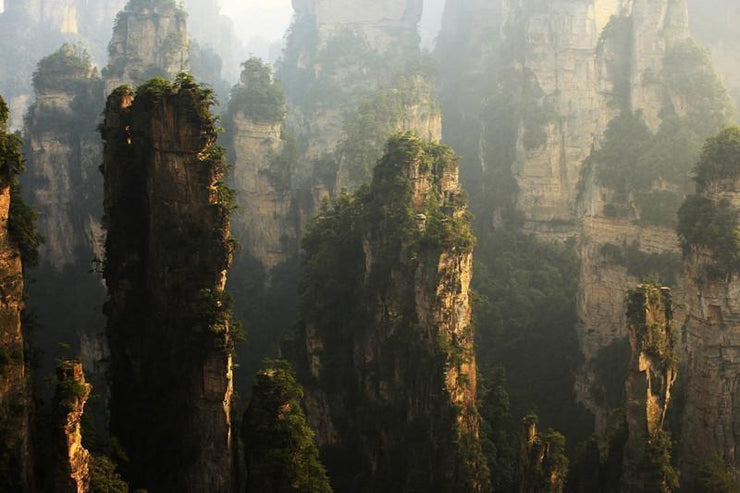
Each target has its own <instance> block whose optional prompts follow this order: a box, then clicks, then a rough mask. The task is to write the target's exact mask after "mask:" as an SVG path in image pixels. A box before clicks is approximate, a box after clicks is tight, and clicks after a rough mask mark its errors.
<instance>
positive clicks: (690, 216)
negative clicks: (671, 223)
mask: <svg viewBox="0 0 740 493" xmlns="http://www.w3.org/2000/svg"><path fill="white" fill-rule="evenodd" d="M738 170H740V128H737V127H730V128H727V129H725V130H723V131H721V132H720V133H719V134H717V135H716V136H714V137H711V138H709V139H708V140H707V142H706V144H705V145H704V148H703V150H702V154H701V157H700V159H699V161H698V164H697V165H696V181H697V184H698V190H697V191H698V193H697V194H695V195H691V196H689V197H687V198H686V200H685V202H684V203H683V205H682V206H681V209H680V210H679V212H678V218H679V223H678V228H677V231H678V236H679V238H680V240H681V244H682V245H683V248H684V252H685V253H688V252H690V251H692V250H693V249H695V248H702V247H703V248H709V249H710V250H711V253H712V257H713V260H714V262H713V264H712V265H709V266H707V274H709V275H710V276H712V277H722V276H726V275H728V274H730V273H733V272H737V271H738V269H740V235H739V234H738V228H737V211H735V210H734V209H733V207H732V205H731V204H730V202H729V200H728V199H721V200H719V201H714V200H711V199H710V198H708V197H707V196H706V194H705V193H704V192H705V191H708V190H710V189H712V187H715V186H719V187H720V189H724V188H723V187H725V186H726V185H722V182H723V181H726V180H731V181H732V182H733V184H734V181H735V180H736V179H737V177H738V176H739V174H738Z"/></svg>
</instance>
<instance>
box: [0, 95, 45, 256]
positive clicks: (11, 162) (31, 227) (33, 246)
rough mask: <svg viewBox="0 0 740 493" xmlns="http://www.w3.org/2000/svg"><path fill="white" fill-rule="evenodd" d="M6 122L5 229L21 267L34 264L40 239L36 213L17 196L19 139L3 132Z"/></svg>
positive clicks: (1, 110) (2, 151)
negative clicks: (7, 199) (7, 193)
mask: <svg viewBox="0 0 740 493" xmlns="http://www.w3.org/2000/svg"><path fill="white" fill-rule="evenodd" d="M2 115H5V117H6V118H7V115H8V109H7V106H6V105H5V102H4V101H3V99H2V98H0V116H2ZM6 121H7V120H4V119H0V180H2V183H4V184H6V185H9V186H10V212H9V215H8V232H9V233H10V236H11V238H13V240H14V241H15V243H16V245H17V246H18V249H19V250H20V253H21V258H22V260H23V263H24V268H27V267H33V266H35V265H36V264H37V263H38V247H39V245H40V244H41V242H42V241H43V239H42V238H41V237H40V236H39V234H38V231H37V229H36V219H37V217H38V214H37V213H36V212H35V211H34V210H33V209H32V208H31V207H29V206H28V205H27V204H26V203H25V202H24V201H23V199H22V198H21V194H20V185H19V182H18V175H20V174H21V173H23V172H24V171H25V169H26V164H25V158H24V157H23V141H22V140H21V138H20V137H19V136H18V135H17V134H8V133H6V132H5V130H6V128H5V126H6Z"/></svg>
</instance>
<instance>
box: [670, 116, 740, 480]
mask: <svg viewBox="0 0 740 493" xmlns="http://www.w3.org/2000/svg"><path fill="white" fill-rule="evenodd" d="M738 163H740V129H738V128H730V129H727V130H724V131H723V132H721V133H720V134H718V135H717V136H715V137H712V138H711V139H709V140H708V141H707V144H706V146H705V147H704V151H703V153H702V157H701V159H700V160H699V164H698V166H697V193H696V195H693V196H690V197H689V198H688V199H687V200H686V202H685V203H684V205H683V206H682V208H681V211H680V212H679V219H680V221H679V229H678V232H679V235H680V237H681V241H682V245H683V247H684V264H683V266H684V271H683V274H684V285H685V289H686V297H685V303H686V305H687V307H686V311H687V314H686V321H685V324H684V337H685V339H686V357H687V361H686V365H687V369H686V372H687V375H686V377H687V381H686V407H685V411H684V415H683V430H682V438H681V456H680V458H681V464H682V470H683V472H684V476H685V477H686V479H685V480H684V482H683V485H684V486H685V487H689V488H691V487H692V486H693V484H694V483H693V481H694V480H696V479H697V476H698V475H699V473H700V472H701V470H702V469H703V468H705V467H706V466H707V464H709V463H710V461H712V460H716V461H719V463H720V464H724V467H726V468H728V470H729V471H730V473H731V474H732V475H733V476H734V478H735V481H737V478H738V470H739V469H740V457H739V456H738V454H737V448H738V444H740V437H738V435H737V419H738V416H739V414H738V403H739V402H740V388H739V387H738V376H739V375H740V366H739V365H738V362H739V360H738V350H739V349H740V344H739V343H738V334H740V324H739V323H738V313H740V306H738V301H739V300H740V296H738V288H739V287H740V281H739V280H738V263H737V258H738V257H737V255H738V243H737V242H738V240H737V234H736V231H737V225H738V222H737V217H738V210H740V209H738V204H739V202H738V198H739V197H740V182H739V181H738V177H739V176H740V173H739V171H740V168H738Z"/></svg>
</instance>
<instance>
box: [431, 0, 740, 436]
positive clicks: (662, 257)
mask: <svg viewBox="0 0 740 493" xmlns="http://www.w3.org/2000/svg"><path fill="white" fill-rule="evenodd" d="M484 15H487V17H484ZM688 28H689V23H688V14H687V10H686V4H685V2H684V1H683V0H661V1H654V2H653V1H644V0H635V1H633V2H620V1H600V0H595V1H587V2H554V3H553V2H551V3H531V2H501V1H490V2H482V1H480V0H468V1H463V2H448V7H447V10H446V18H445V21H444V23H443V30H442V32H441V34H440V45H438V56H439V57H440V59H442V60H444V61H445V62H446V60H447V59H448V58H450V57H452V56H454V54H455V53H466V56H465V57H462V59H460V60H458V61H455V62H453V63H452V65H450V66H449V67H447V68H443V72H442V96H441V97H442V102H443V111H444V115H445V139H446V140H447V141H448V142H450V143H451V144H452V145H453V146H455V148H456V149H458V151H459V152H461V153H462V154H463V155H466V156H469V157H468V158H467V160H466V161H465V163H464V167H463V180H464V182H465V184H466V188H467V189H468V190H469V191H470V194H471V197H472V199H471V207H472V209H473V211H474V213H475V215H476V217H477V218H478V219H479V222H478V223H477V224H478V225H479V226H478V227H479V228H481V229H479V230H478V231H477V235H478V237H479V238H481V239H482V240H481V244H480V246H479V252H480V253H481V254H480V255H479V258H483V257H484V256H485V257H490V256H491V255H492V254H491V255H488V254H487V253H483V252H484V251H485V252H487V251H488V250H491V251H492V252H493V249H494V248H496V245H495V243H496V241H491V242H488V241H487V240H486V236H485V235H484V231H491V230H496V231H500V230H501V229H502V228H506V229H514V230H517V229H519V228H522V229H523V230H524V231H526V232H531V233H534V234H535V235H536V237H537V239H539V240H541V241H544V243H545V244H547V243H548V242H550V241H553V240H555V241H559V242H562V241H564V240H567V239H569V238H575V242H576V243H575V245H576V249H577V252H578V254H579V259H580V273H579V281H578V293H577V303H576V305H575V307H574V309H575V310H576V313H577V323H576V324H574V325H575V327H574V329H573V330H574V331H575V334H576V337H577V340H578V345H579V346H580V352H581V353H582V355H583V356H584V359H585V361H584V362H583V363H582V364H581V365H580V366H581V369H580V370H578V372H577V379H576V382H575V392H576V398H577V399H578V401H579V402H581V403H583V404H584V405H585V406H586V407H587V408H588V409H589V411H591V412H592V413H593V414H594V415H595V419H596V422H595V428H596V430H597V432H599V433H603V432H604V431H605V430H606V428H607V425H608V421H609V420H610V416H611V415H612V413H611V410H612V409H611V408H612V404H613V403H612V404H610V403H608V402H607V401H608V400H609V398H608V396H609V395H610V394H615V393H614V392H611V391H610V389H608V388H607V385H608V382H606V381H605V380H608V379H609V372H608V371H606V372H605V371H604V369H605V367H606V365H608V364H609V362H608V360H609V358H610V357H611V355H612V354H614V351H617V350H619V348H620V347H621V348H623V347H624V346H626V337H627V334H626V327H627V324H626V320H625V318H624V311H623V309H622V297H623V293H624V292H625V291H626V290H627V289H629V288H630V287H631V286H634V285H635V284H637V283H639V282H641V281H642V280H643V279H644V278H645V277H647V276H655V277H656V278H658V279H659V280H660V281H661V282H663V283H666V284H668V285H670V286H672V287H673V288H674V297H675V298H676V300H677V301H678V303H677V306H679V307H680V306H681V303H680V299H681V297H682V289H681V287H680V285H679V284H680V283H679V280H680V279H679V270H680V247H679V245H678V242H677V241H676V238H675V234H674V230H673V228H674V227H675V214H676V211H677V210H678V207H679V206H680V203H681V200H682V199H683V196H684V195H685V194H686V193H687V191H688V185H689V183H688V182H689V179H688V176H689V173H690V171H691V167H692V166H693V164H694V162H695V159H696V156H697V155H698V153H699V149H700V147H701V142H702V141H703V140H704V139H705V138H706V137H707V136H709V135H711V134H712V133H714V132H716V131H717V130H718V129H719V128H721V127H722V125H724V124H726V123H727V122H728V121H729V119H730V118H731V115H732V105H731V104H730V101H729V99H728V96H727V92H726V91H725V89H724V88H723V87H722V84H721V82H720V80H719V78H718V77H717V75H716V74H715V72H714V69H713V67H712V63H711V60H710V58H709V56H708V54H707V53H706V52H705V51H704V50H703V49H702V48H701V47H699V46H698V45H696V43H694V42H693V41H692V40H691V39H690V38H689V29H688ZM458 74H461V75H458ZM531 241H537V240H536V239H532V240H531ZM554 267H555V266H553V268H554ZM543 309H547V307H546V306H544V307H543ZM518 318H519V317H515V318H514V323H516V321H518ZM487 323H488V322H487V321H485V322H484V323H483V324H484V325H485V324H487ZM604 376H606V377H607V378H606V379H605V378H603V377H604ZM616 404H617V405H618V400H617V402H616ZM543 414H544V413H543ZM556 425H557V426H558V428H562V427H563V425H561V424H560V423H556Z"/></svg>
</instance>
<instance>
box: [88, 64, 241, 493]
mask: <svg viewBox="0 0 740 493" xmlns="http://www.w3.org/2000/svg"><path fill="white" fill-rule="evenodd" d="M211 103H212V100H211V96H210V92H209V91H206V90H203V89H201V88H199V87H198V86H197V85H196V84H195V83H194V82H193V81H192V80H191V79H190V78H189V77H187V76H184V75H183V76H180V77H178V79H177V81H176V83H175V84H174V85H170V84H168V83H166V82H163V81H162V80H161V79H160V80H153V81H151V82H150V83H148V84H146V85H145V86H142V87H140V88H139V89H138V91H137V92H136V98H134V93H133V92H132V91H131V90H130V89H128V88H125V87H122V88H119V89H117V90H116V91H114V93H113V94H112V95H111V96H110V97H109V99H108V103H107V107H106V112H105V123H104V125H103V132H102V134H103V138H104V140H105V151H104V164H103V166H104V176H105V212H106V226H107V230H108V236H107V241H106V264H105V272H104V275H105V279H106V282H107V285H108V293H109V300H108V302H107V304H106V307H105V311H106V314H107V316H108V326H107V332H108V338H109V342H110V350H111V375H112V378H111V391H112V396H111V406H110V407H111V432H112V434H113V436H115V437H117V438H118V440H119V441H120V443H121V445H122V446H123V448H124V450H125V451H126V452H127V453H128V454H129V457H130V459H131V462H130V464H129V467H128V469H127V470H124V471H123V472H124V475H125V476H127V479H128V481H129V483H130V484H131V486H132V487H134V488H146V489H147V490H148V491H149V492H150V493H156V492H170V491H180V492H204V491H209V492H224V491H228V490H229V488H230V469H231V423H230V417H229V415H230V410H231V396H232V378H231V375H232V358H231V349H232V346H233V340H232V333H231V326H230V315H229V310H228V305H229V301H228V299H227V296H226V295H225V293H224V285H225V283H226V271H227V269H228V267H229V265H230V262H231V255H232V250H233V248H232V242H231V239H230V233H229V211H230V205H229V204H228V200H229V191H228V190H227V189H225V188H224V187H223V186H222V180H223V172H224V164H223V161H222V156H223V152H222V151H220V149H219V148H217V147H215V140H216V126H215V121H214V119H213V117H212V116H211V114H210V110H209V106H210V104H211Z"/></svg>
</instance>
